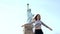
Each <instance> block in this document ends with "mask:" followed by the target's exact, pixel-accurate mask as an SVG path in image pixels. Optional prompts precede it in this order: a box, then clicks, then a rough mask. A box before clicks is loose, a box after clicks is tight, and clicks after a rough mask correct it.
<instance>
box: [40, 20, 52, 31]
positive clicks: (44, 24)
mask: <svg viewBox="0 0 60 34" xmlns="http://www.w3.org/2000/svg"><path fill="white" fill-rule="evenodd" d="M41 22H42V21H41ZM42 25H44V26H45V27H47V28H48V29H50V30H51V31H52V29H51V28H50V27H48V26H47V25H46V24H44V23H43V22H42Z"/></svg>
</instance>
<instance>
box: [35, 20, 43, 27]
mask: <svg viewBox="0 0 60 34" xmlns="http://www.w3.org/2000/svg"><path fill="white" fill-rule="evenodd" d="M41 24H42V22H41V21H40V20H37V21H35V25H34V27H39V26H41Z"/></svg>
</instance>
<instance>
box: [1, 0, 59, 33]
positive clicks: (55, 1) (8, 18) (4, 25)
mask: <svg viewBox="0 0 60 34" xmlns="http://www.w3.org/2000/svg"><path fill="white" fill-rule="evenodd" d="M27 3H29V4H30V8H31V10H32V13H33V14H37V13H39V14H40V15H41V20H42V21H43V22H44V23H45V24H46V25H48V26H49V27H51V28H52V29H53V31H50V30H49V29H47V28H46V27H44V26H42V30H43V32H44V34H60V27H59V26H60V0H0V34H23V27H21V25H23V24H25V23H26V20H27V15H26V14H27Z"/></svg>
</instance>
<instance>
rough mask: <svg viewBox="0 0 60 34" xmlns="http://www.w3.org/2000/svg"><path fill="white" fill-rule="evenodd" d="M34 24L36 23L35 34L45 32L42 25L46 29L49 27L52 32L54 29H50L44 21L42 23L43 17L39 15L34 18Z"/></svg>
mask: <svg viewBox="0 0 60 34" xmlns="http://www.w3.org/2000/svg"><path fill="white" fill-rule="evenodd" d="M32 22H33V23H35V25H34V27H35V34H43V31H42V29H41V25H44V26H45V27H47V28H48V29H50V30H51V31H52V29H51V28H50V27H48V26H47V25H45V24H44V23H43V22H42V21H41V16H40V15H39V14H37V15H36V16H35V18H34V20H33V21H32Z"/></svg>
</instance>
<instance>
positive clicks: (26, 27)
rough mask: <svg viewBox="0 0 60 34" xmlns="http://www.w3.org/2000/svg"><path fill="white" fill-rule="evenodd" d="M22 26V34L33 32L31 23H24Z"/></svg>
mask: <svg viewBox="0 0 60 34" xmlns="http://www.w3.org/2000/svg"><path fill="white" fill-rule="evenodd" d="M23 27H24V34H33V28H32V25H31V24H25V25H23Z"/></svg>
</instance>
